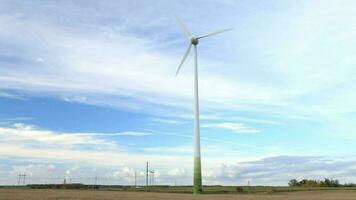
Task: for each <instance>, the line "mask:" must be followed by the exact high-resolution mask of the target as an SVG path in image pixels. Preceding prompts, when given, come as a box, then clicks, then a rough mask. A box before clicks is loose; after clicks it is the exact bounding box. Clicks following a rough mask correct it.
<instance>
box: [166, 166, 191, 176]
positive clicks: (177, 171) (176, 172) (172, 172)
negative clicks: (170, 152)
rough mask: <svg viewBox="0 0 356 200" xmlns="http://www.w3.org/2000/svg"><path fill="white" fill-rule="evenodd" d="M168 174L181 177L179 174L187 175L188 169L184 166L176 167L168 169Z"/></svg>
mask: <svg viewBox="0 0 356 200" xmlns="http://www.w3.org/2000/svg"><path fill="white" fill-rule="evenodd" d="M167 175H168V176H175V177H179V176H186V175H187V171H186V170H185V169H183V168H174V169H171V170H168V171H167Z"/></svg>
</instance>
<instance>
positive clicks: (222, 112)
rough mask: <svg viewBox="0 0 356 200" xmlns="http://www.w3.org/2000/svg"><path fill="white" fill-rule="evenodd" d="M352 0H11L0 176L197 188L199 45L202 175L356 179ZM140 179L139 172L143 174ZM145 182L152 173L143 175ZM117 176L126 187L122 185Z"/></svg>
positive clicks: (2, 46) (2, 63)
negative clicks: (194, 55) (191, 47)
mask: <svg viewBox="0 0 356 200" xmlns="http://www.w3.org/2000/svg"><path fill="white" fill-rule="evenodd" d="M355 8H356V3H355V2H353V1H346V0H343V1H337V2H336V1H293V2H292V1H268V2H261V1H229V0H225V1H213V0H210V1H169V2H168V1H101V2H98V1H61V2H56V1H47V2H43V1H29V2H21V1H2V2H1V5H0V13H1V14H0V29H1V31H0V111H1V112H0V135H1V137H0V161H1V162H0V174H1V177H4V178H2V179H0V183H1V184H14V183H16V181H17V179H16V175H17V174H18V173H19V172H25V173H27V174H28V177H29V178H28V181H29V182H30V183H41V182H50V181H49V180H56V181H59V182H61V181H62V180H63V178H72V179H73V180H75V181H80V182H86V183H90V181H92V180H93V177H94V176H99V177H100V178H101V179H100V180H101V182H102V183H105V184H110V183H126V184H129V183H130V184H131V183H132V177H133V173H134V171H135V169H136V170H138V171H139V173H140V174H141V175H142V173H143V170H144V166H145V162H146V161H149V162H150V163H151V165H152V168H154V169H155V170H156V176H157V179H156V181H158V183H162V184H173V183H174V181H178V183H180V184H190V183H191V174H192V173H191V169H192V161H193V158H192V144H193V140H192V139H193V138H192V136H193V121H192V120H193V119H192V114H193V110H192V108H193V106H192V105H193V87H192V86H193V84H192V83H193V79H192V75H193V73H192V72H193V71H192V69H193V68H192V64H193V63H192V59H191V58H189V59H188V61H187V62H186V63H185V65H184V66H183V68H182V70H181V74H180V76H178V77H175V71H176V68H177V66H178V64H179V62H180V59H181V56H182V55H183V52H184V50H185V48H186V46H187V39H186V36H185V34H184V33H182V32H181V31H180V29H179V26H178V25H177V22H176V20H175V16H179V17H180V18H181V19H182V20H183V21H184V22H185V23H186V25H187V26H188V27H189V28H190V29H191V31H192V32H193V33H195V34H197V35H200V34H203V33H206V32H210V31H214V30H219V29H221V28H230V27H233V28H234V30H233V31H230V32H226V33H224V34H221V35H219V36H215V37H211V38H207V39H206V40H204V41H203V40H202V41H201V43H200V44H199V47H198V51H199V73H200V74H199V75H200V77H199V78H200V80H199V81H200V98H201V136H202V155H203V157H202V162H203V174H204V183H205V184H246V183H247V182H248V181H250V182H251V183H252V184H266V185H280V184H286V183H287V182H288V180H289V179H291V178H324V177H330V178H338V179H340V180H341V181H354V182H356V179H355V178H352V177H354V175H356V172H355V169H356V158H355V156H356V155H355V153H354V152H355V150H356V149H355V148H354V146H355V145H354V143H355V142H356V133H355V129H354V126H353V125H354V121H355V118H356V95H355V92H354V91H355V89H356V84H355V77H356V76H355V75H356V68H355V64H356V57H355V53H356V39H355V38H356V37H355V36H356V26H353V24H354V23H355V22H356V15H355V14H354V10H355ZM141 175H140V176H141ZM141 178H142V177H141ZM120 181H121V182H120Z"/></svg>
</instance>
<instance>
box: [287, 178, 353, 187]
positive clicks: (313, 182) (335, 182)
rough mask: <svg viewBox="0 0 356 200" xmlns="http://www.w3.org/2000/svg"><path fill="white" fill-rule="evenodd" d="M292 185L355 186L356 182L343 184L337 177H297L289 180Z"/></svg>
mask: <svg viewBox="0 0 356 200" xmlns="http://www.w3.org/2000/svg"><path fill="white" fill-rule="evenodd" d="M288 185H289V186H291V187H296V186H297V187H298V186H299V187H355V186H356V184H354V183H345V184H341V183H340V182H339V180H337V179H329V178H325V179H324V180H310V179H302V180H300V181H298V180H297V179H292V180H290V181H289V182H288Z"/></svg>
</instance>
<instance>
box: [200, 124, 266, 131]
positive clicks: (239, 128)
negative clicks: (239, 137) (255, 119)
mask: <svg viewBox="0 0 356 200" xmlns="http://www.w3.org/2000/svg"><path fill="white" fill-rule="evenodd" d="M202 127H203V128H218V129H226V130H229V131H233V132H236V133H259V132H261V131H260V130H257V129H254V128H250V127H248V126H246V125H245V124H242V123H232V122H223V123H210V124H203V125H202Z"/></svg>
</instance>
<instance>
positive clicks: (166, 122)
mask: <svg viewBox="0 0 356 200" xmlns="http://www.w3.org/2000/svg"><path fill="white" fill-rule="evenodd" d="M151 120H152V121H153V122H159V123H164V124H179V123H181V122H180V121H178V120H174V119H163V118H152V119H151Z"/></svg>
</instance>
